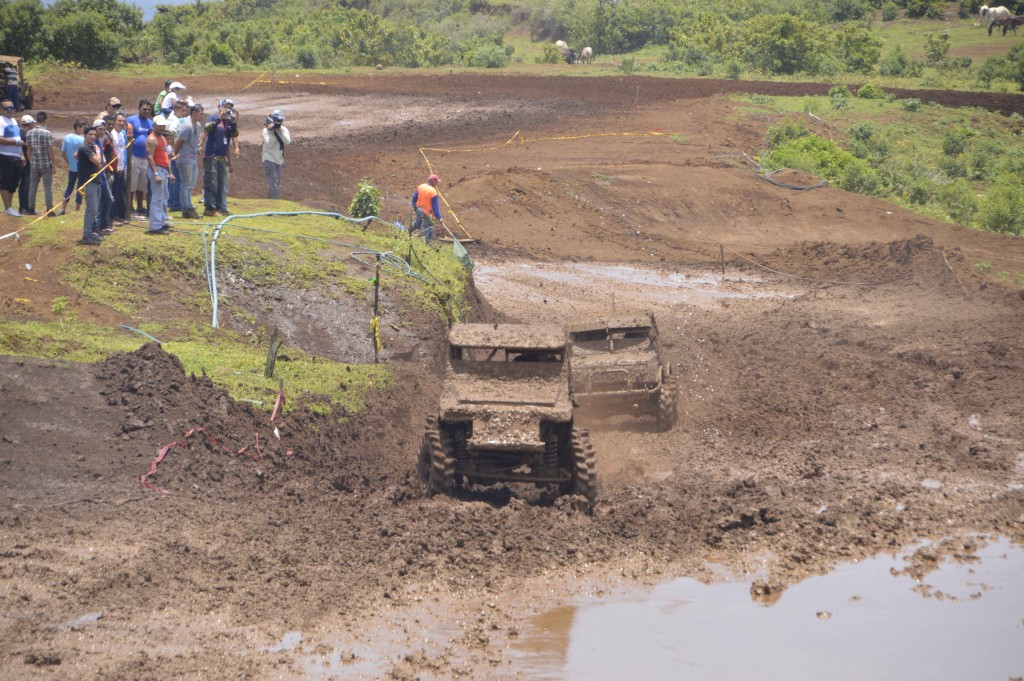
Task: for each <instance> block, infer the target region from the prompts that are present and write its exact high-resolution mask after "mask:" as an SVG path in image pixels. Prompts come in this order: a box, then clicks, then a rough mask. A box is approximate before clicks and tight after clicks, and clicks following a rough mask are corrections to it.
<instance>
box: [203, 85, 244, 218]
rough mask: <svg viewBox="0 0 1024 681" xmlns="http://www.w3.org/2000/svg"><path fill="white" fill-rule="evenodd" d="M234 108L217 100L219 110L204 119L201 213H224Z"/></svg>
mask: <svg viewBox="0 0 1024 681" xmlns="http://www.w3.org/2000/svg"><path fill="white" fill-rule="evenodd" d="M233 114H234V111H233V110H232V109H229V108H227V106H226V105H225V104H224V100H222V101H221V107H220V111H219V112H218V113H217V115H215V116H210V118H209V119H207V121H206V145H205V149H204V151H203V204H204V205H205V209H204V210H203V217H221V216H225V215H230V213H228V175H229V174H230V173H231V171H232V168H231V156H230V155H229V154H228V151H229V149H230V148H231V139H232V137H234V135H235V134H236V132H235V131H236V128H235V116H234V115H233Z"/></svg>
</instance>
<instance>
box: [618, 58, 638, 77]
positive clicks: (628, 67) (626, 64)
mask: <svg viewBox="0 0 1024 681" xmlns="http://www.w3.org/2000/svg"><path fill="white" fill-rule="evenodd" d="M635 67H636V59H635V58H634V57H623V58H622V65H621V66H620V67H619V68H621V69H622V72H623V73H626V74H629V73H633V69H634V68H635Z"/></svg>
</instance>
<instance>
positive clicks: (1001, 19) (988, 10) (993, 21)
mask: <svg viewBox="0 0 1024 681" xmlns="http://www.w3.org/2000/svg"><path fill="white" fill-rule="evenodd" d="M978 15H979V16H980V17H981V24H982V26H988V34H989V35H992V28H993V27H994V26H997V25H998V26H1003V25H1004V24H1005V23H1006V22H1007V21H1009V19H1010V17H1011V16H1013V15H1012V14H1010V10H1008V9H1006V8H1005V7H1003V6H1002V5H1000V6H999V7H988V6H987V5H982V6H981V9H980V10H979V12H978Z"/></svg>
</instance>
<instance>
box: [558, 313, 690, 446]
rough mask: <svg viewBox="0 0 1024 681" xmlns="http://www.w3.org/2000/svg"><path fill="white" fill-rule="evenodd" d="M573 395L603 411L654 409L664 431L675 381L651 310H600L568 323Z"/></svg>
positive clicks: (675, 407)
mask: <svg viewBox="0 0 1024 681" xmlns="http://www.w3.org/2000/svg"><path fill="white" fill-rule="evenodd" d="M569 365H570V368H571V377H572V391H573V396H574V397H575V399H576V400H577V402H578V403H579V404H580V405H581V406H582V407H585V408H587V407H589V408H596V409H599V410H600V411H602V412H603V413H606V414H617V413H635V412H641V413H647V414H651V413H653V414H654V415H655V418H656V419H657V424H658V429H659V430H661V431H667V430H670V429H671V428H672V426H674V425H675V423H676V420H677V419H678V416H679V386H678V385H677V384H676V379H675V377H674V376H673V375H672V367H671V365H670V364H667V363H665V362H663V361H662V359H661V354H660V351H659V349H658V327H657V325H656V324H655V321H654V315H653V314H651V313H649V312H648V313H643V314H633V315H602V316H598V317H594V318H591V319H586V320H580V321H577V322H575V323H573V324H571V325H570V326H569Z"/></svg>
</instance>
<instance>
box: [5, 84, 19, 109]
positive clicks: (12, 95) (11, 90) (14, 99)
mask: <svg viewBox="0 0 1024 681" xmlns="http://www.w3.org/2000/svg"><path fill="white" fill-rule="evenodd" d="M4 99H9V100H11V104H13V105H14V110H15V111H21V86H20V85H18V84H17V83H8V84H7V97H5V98H4Z"/></svg>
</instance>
